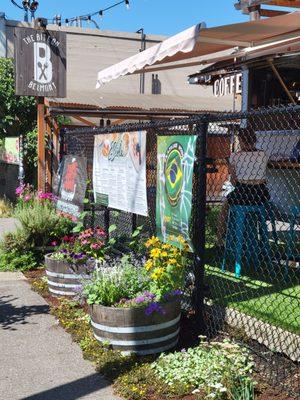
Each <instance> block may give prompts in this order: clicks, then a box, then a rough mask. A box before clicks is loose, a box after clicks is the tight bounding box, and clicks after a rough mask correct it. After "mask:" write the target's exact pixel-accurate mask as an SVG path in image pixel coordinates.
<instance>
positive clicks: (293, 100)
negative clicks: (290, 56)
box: [268, 60, 297, 104]
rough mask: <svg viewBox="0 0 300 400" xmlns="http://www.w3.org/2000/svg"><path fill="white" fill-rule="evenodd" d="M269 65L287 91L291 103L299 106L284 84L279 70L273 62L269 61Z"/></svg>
mask: <svg viewBox="0 0 300 400" xmlns="http://www.w3.org/2000/svg"><path fill="white" fill-rule="evenodd" d="M268 63H269V65H270V67H271V68H272V71H273V72H274V75H275V76H276V78H277V79H278V81H279V83H280V84H281V86H282V88H283V90H284V91H285V93H286V95H287V96H288V98H289V99H290V101H291V103H293V104H297V103H296V101H295V99H294V97H293V96H292V95H291V93H290V91H289V89H288V88H287V86H286V84H285V83H284V81H283V79H282V78H281V76H280V74H279V72H278V70H277V68H276V67H275V65H274V64H273V62H272V60H268Z"/></svg>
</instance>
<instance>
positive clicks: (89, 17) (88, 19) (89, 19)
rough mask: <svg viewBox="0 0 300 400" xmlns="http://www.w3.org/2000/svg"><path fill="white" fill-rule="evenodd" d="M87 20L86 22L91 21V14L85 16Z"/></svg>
mask: <svg viewBox="0 0 300 400" xmlns="http://www.w3.org/2000/svg"><path fill="white" fill-rule="evenodd" d="M87 22H88V24H90V23H91V16H90V15H88V17H87Z"/></svg>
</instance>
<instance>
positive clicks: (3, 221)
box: [0, 218, 18, 240]
mask: <svg viewBox="0 0 300 400" xmlns="http://www.w3.org/2000/svg"><path fill="white" fill-rule="evenodd" d="M17 224H18V220H17V219H16V218H0V240H1V238H2V237H3V235H4V233H6V232H12V231H14V230H15V229H16V226H17Z"/></svg>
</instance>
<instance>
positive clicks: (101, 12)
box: [99, 10, 103, 19]
mask: <svg viewBox="0 0 300 400" xmlns="http://www.w3.org/2000/svg"><path fill="white" fill-rule="evenodd" d="M99 17H100V19H102V18H103V11H102V10H100V11H99Z"/></svg>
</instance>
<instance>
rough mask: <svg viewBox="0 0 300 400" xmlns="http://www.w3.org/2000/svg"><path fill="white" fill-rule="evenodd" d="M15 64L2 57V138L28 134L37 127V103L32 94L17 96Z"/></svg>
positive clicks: (0, 79)
mask: <svg viewBox="0 0 300 400" xmlns="http://www.w3.org/2000/svg"><path fill="white" fill-rule="evenodd" d="M14 80H15V78H14V65H13V61H12V60H11V59H7V58H0V138H3V137H5V136H18V135H20V134H22V135H24V136H26V135H27V132H30V131H33V130H34V128H35V127H36V105H35V99H34V97H31V96H16V95H15V87H14Z"/></svg>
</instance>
